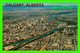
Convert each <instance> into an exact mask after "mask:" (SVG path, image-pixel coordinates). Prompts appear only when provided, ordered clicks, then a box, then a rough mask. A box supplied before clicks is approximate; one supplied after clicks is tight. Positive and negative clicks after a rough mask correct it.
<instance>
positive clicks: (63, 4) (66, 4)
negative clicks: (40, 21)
mask: <svg viewBox="0 0 80 53" xmlns="http://www.w3.org/2000/svg"><path fill="white" fill-rule="evenodd" d="M5 4H6V3H3V5H5ZM24 4H27V3H24ZM43 4H44V6H49V5H56V6H58V5H61V6H77V3H43Z"/></svg>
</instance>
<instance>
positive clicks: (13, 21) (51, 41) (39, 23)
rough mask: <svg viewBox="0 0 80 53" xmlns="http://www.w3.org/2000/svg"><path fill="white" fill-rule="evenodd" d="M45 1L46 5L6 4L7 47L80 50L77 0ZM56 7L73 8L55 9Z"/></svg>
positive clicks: (11, 48) (4, 8) (4, 18)
mask: <svg viewBox="0 0 80 53" xmlns="http://www.w3.org/2000/svg"><path fill="white" fill-rule="evenodd" d="M43 4H44V7H6V6H5V3H4V4H3V50H77V3H61V4H60V3H43ZM59 4H60V5H59ZM54 6H59V7H61V6H72V8H70V9H69V8H68V9H66V8H64V9H59V8H57V9H53V7H54Z"/></svg>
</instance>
